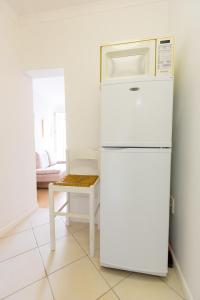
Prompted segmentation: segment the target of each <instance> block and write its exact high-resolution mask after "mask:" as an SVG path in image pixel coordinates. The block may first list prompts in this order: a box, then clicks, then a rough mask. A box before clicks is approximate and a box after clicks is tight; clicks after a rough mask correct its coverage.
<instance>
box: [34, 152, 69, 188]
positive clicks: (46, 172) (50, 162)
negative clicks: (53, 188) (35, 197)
mask: <svg viewBox="0 0 200 300" xmlns="http://www.w3.org/2000/svg"><path fill="white" fill-rule="evenodd" d="M65 174H66V162H65V161H56V160H55V159H54V157H53V155H50V153H49V152H48V151H46V150H45V151H42V152H36V177H37V187H38V188H48V185H49V183H50V182H56V181H58V180H60V179H61V178H62V177H63V176H64V175H65Z"/></svg>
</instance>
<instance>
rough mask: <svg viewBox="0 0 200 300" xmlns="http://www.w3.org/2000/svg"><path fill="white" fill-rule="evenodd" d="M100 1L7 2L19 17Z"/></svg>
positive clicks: (35, 0)
mask: <svg viewBox="0 0 200 300" xmlns="http://www.w3.org/2000/svg"><path fill="white" fill-rule="evenodd" d="M100 1H102V0H7V2H8V3H9V5H10V6H11V7H12V8H13V9H14V10H15V11H16V12H17V13H18V14H19V15H27V14H37V13H41V12H46V11H51V10H56V9H63V8H66V7H69V6H74V5H81V4H86V3H92V2H93V3H94V2H100Z"/></svg>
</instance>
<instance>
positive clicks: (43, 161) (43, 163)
mask: <svg viewBox="0 0 200 300" xmlns="http://www.w3.org/2000/svg"><path fill="white" fill-rule="evenodd" d="M39 156H40V168H41V169H46V168H48V167H49V165H50V163H49V155H48V152H47V151H44V152H41V153H39Z"/></svg>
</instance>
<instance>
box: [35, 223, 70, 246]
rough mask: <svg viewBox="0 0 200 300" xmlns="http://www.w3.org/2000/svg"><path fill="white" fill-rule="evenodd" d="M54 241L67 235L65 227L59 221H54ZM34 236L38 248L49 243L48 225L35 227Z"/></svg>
mask: <svg viewBox="0 0 200 300" xmlns="http://www.w3.org/2000/svg"><path fill="white" fill-rule="evenodd" d="M55 224H56V239H59V238H62V237H64V236H66V235H69V231H68V229H67V227H66V226H65V225H64V223H63V222H62V221H61V220H56V222H55ZM33 230H34V234H35V237H36V240H37V243H38V245H39V246H42V245H45V244H47V243H49V242H50V229H49V223H47V224H44V225H41V226H38V227H35V228H34V229H33Z"/></svg>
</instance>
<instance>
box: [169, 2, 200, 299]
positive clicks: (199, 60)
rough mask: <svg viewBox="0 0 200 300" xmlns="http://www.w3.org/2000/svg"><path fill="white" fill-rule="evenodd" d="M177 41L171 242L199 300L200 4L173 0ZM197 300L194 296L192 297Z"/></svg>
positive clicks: (173, 29) (190, 285) (171, 17)
mask: <svg viewBox="0 0 200 300" xmlns="http://www.w3.org/2000/svg"><path fill="white" fill-rule="evenodd" d="M170 26H171V31H172V33H174V35H175V36H176V42H177V47H176V57H175V62H176V68H175V99H174V130H173V161H172V162H173V163H172V194H173V196H174V198H175V215H174V216H173V217H172V228H171V242H172V247H173V250H174V253H175V255H176V258H177V260H178V263H179V265H180V268H181V270H182V273H183V276H184V278H185V280H186V283H187V285H188V288H189V289H190V291H191V293H192V295H193V299H194V300H199V299H200V284H199V283H200V171H199V170H200V54H199V53H200V50H199V49H200V40H199V33H200V1H198V0H190V1H188V0H171V1H170ZM191 299H192V296H191Z"/></svg>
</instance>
